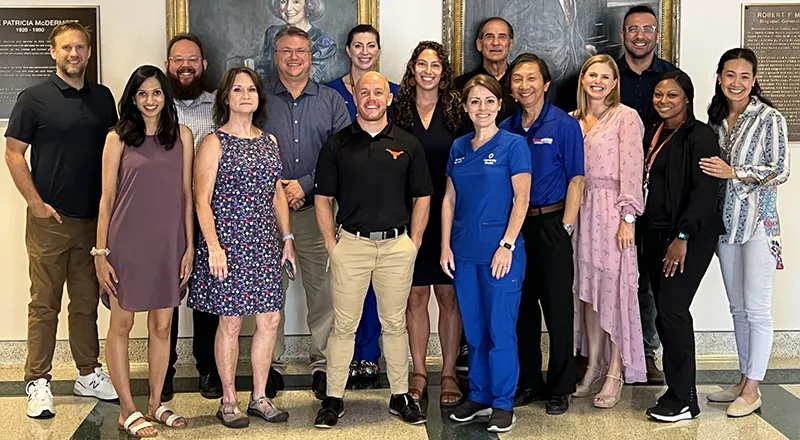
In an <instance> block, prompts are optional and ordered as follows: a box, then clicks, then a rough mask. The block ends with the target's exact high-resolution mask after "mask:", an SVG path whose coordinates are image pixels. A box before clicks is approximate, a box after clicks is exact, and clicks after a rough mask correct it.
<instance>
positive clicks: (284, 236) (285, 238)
mask: <svg viewBox="0 0 800 440" xmlns="http://www.w3.org/2000/svg"><path fill="white" fill-rule="evenodd" d="M286 240H294V234H292V233H291V232H290V233H288V234H283V241H286Z"/></svg>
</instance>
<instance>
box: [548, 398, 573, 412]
mask: <svg viewBox="0 0 800 440" xmlns="http://www.w3.org/2000/svg"><path fill="white" fill-rule="evenodd" d="M567 410H569V395H566V394H557V395H553V396H551V397H550V400H548V401H547V406H546V407H545V412H546V413H547V414H550V415H551V416H556V415H559V414H564V413H565V412H567Z"/></svg>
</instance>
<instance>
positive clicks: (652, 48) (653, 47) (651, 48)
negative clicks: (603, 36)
mask: <svg viewBox="0 0 800 440" xmlns="http://www.w3.org/2000/svg"><path fill="white" fill-rule="evenodd" d="M634 44H635V41H631V46H633V45H634ZM625 48H626V49H628V48H627V45H626V47H625ZM655 50H656V44H655V43H652V44H650V46H649V47H648V48H647V50H645V51H644V53H642V54H639V53H636V52H634V51H633V50H631V49H628V50H627V52H628V54H629V55H630V56H631V57H633V58H635V59H637V60H641V59H645V58H647V57H649V56H650V54H651V53H653V52H654V51H655Z"/></svg>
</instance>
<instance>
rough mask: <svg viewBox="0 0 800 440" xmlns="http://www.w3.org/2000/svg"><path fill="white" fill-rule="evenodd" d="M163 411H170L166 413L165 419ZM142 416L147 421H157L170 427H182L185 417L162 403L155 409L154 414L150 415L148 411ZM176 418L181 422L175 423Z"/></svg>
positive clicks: (184, 425) (184, 423) (183, 426)
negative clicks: (180, 423) (179, 423)
mask: <svg viewBox="0 0 800 440" xmlns="http://www.w3.org/2000/svg"><path fill="white" fill-rule="evenodd" d="M164 413H171V414H170V415H168V416H167V418H166V419H165V418H164ZM144 418H145V420H147V421H149V422H154V423H159V424H161V425H164V426H168V427H170V428H175V429H183V428H185V427H186V418H185V417H183V416H182V415H180V414H178V413H176V412H175V411H173V410H171V409H169V408H167V407H166V406H164V405H161V406H159V407H158V409H156V413H155V415H150V413H148V414H147V415H146V416H144ZM178 420H183V424H182V425H176V424H175V422H177V421H178Z"/></svg>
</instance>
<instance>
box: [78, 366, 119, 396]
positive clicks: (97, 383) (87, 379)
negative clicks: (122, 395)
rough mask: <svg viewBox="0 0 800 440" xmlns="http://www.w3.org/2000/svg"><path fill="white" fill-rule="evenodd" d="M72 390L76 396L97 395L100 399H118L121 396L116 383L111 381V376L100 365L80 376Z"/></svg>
mask: <svg viewBox="0 0 800 440" xmlns="http://www.w3.org/2000/svg"><path fill="white" fill-rule="evenodd" d="M72 392H73V393H74V394H75V395H76V396H83V397H96V398H98V399H100V400H116V399H118V398H119V396H117V391H116V390H115V389H114V385H113V384H112V383H111V377H109V375H108V374H106V372H105V371H103V369H102V368H100V367H97V368H95V369H94V371H93V372H91V373H89V374H87V375H86V376H78V379H77V380H76V381H75V386H74V387H73V388H72Z"/></svg>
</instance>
